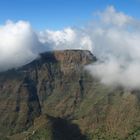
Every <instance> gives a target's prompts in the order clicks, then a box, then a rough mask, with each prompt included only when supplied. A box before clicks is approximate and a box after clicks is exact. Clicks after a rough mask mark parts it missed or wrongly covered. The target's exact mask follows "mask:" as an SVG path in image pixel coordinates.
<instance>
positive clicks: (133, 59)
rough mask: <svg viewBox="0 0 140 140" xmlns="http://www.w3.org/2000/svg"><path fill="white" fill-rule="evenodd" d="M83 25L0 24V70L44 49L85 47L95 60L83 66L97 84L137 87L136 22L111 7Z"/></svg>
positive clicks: (139, 32)
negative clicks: (35, 26)
mask: <svg viewBox="0 0 140 140" xmlns="http://www.w3.org/2000/svg"><path fill="white" fill-rule="evenodd" d="M96 16H97V17H96V20H94V21H91V22H90V24H89V25H87V26H85V27H84V28H79V27H77V28H71V27H68V28H65V29H63V30H61V31H52V30H48V29H47V30H45V31H40V32H36V31H35V30H33V29H32V27H31V25H30V24H29V23H28V22H26V21H18V22H16V23H15V22H12V21H8V22H6V24H5V25H1V26H0V71H3V70H7V69H10V68H16V67H19V66H22V65H24V64H26V63H28V62H30V61H32V60H33V59H35V58H36V57H38V54H39V53H40V52H43V51H47V50H56V49H57V50H63V49H86V50H90V51H91V52H92V53H93V54H94V55H95V56H96V57H97V58H98V61H97V62H96V63H95V64H93V65H90V66H88V67H87V69H88V70H89V71H90V73H91V74H92V75H93V76H94V77H96V78H98V79H99V80H100V82H101V83H103V84H105V85H108V86H122V87H124V88H129V89H140V77H139V73H140V21H139V20H137V19H134V18H133V17H130V16H128V15H126V14H124V13H122V12H118V11H116V9H115V8H114V7H113V6H109V7H107V8H106V9H105V10H104V11H102V12H98V13H96Z"/></svg>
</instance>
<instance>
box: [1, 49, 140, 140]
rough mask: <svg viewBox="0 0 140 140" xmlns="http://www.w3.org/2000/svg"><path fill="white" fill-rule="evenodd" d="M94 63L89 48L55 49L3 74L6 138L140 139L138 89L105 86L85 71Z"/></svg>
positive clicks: (2, 114) (2, 91)
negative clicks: (83, 49) (127, 89)
mask: <svg viewBox="0 0 140 140" xmlns="http://www.w3.org/2000/svg"><path fill="white" fill-rule="evenodd" d="M94 61H96V58H95V57H94V56H93V55H92V54H91V53H90V52H89V51H81V50H65V51H54V52H47V53H43V54H41V55H40V57H39V58H38V59H36V60H34V61H33V62H31V63H30V64H27V65H25V66H23V67H21V68H19V69H13V70H9V71H7V72H3V73H0V136H1V138H2V137H3V138H2V139H10V140H19V138H20V139H21V140H22V139H29V140H39V139H40V140H42V139H43V140H46V139H47V140H86V139H89V140H96V139H106V140H109V139H110V140H114V139H132V138H133V137H137V138H138V137H139V133H140V131H139V126H140V124H139V122H140V117H139V116H140V110H139V99H138V98H137V97H139V91H133V92H132V91H124V90H123V89H113V88H108V87H105V86H104V85H101V84H100V83H99V82H98V81H97V80H96V79H94V78H92V77H91V75H89V73H88V72H87V71H86V70H85V69H84V66H85V65H88V64H90V63H93V62H94ZM122 130H123V131H122Z"/></svg>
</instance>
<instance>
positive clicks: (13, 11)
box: [0, 0, 140, 30]
mask: <svg viewBox="0 0 140 140" xmlns="http://www.w3.org/2000/svg"><path fill="white" fill-rule="evenodd" d="M109 5H113V6H114V7H115V8H116V9H117V10H118V11H122V12H124V13H126V14H128V15H130V16H133V17H136V18H140V14H139V13H140V8H139V7H140V0H0V24H4V22H5V21H6V20H8V19H10V20H13V21H18V20H27V21H29V22H30V23H31V24H32V26H33V27H34V28H36V29H39V30H40V29H45V28H49V29H62V28H64V27H68V26H81V25H82V24H85V23H86V22H87V21H90V20H92V19H94V16H93V13H94V12H96V11H101V10H104V9H105V8H106V7H107V6H109Z"/></svg>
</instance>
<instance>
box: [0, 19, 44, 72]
mask: <svg viewBox="0 0 140 140" xmlns="http://www.w3.org/2000/svg"><path fill="white" fill-rule="evenodd" d="M40 46H41V44H40V43H39V41H38V38H37V35H36V34H35V32H34V31H33V30H32V28H31V26H30V24H29V23H28V22H25V21H19V22H16V23H14V22H12V21H8V22H6V24H5V25H1V26H0V71H3V70H7V69H10V68H14V67H18V66H21V65H24V64H26V63H28V62H30V61H31V60H33V59H35V58H36V57H37V56H38V51H39V50H40V48H39V47H40Z"/></svg>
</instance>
